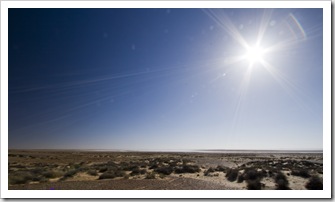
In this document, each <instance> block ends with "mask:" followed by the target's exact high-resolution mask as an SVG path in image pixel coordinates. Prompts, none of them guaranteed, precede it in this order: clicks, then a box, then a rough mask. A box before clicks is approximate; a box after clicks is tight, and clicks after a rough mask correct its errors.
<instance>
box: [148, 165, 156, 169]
mask: <svg viewBox="0 0 335 202" xmlns="http://www.w3.org/2000/svg"><path fill="white" fill-rule="evenodd" d="M156 168H158V165H157V164H152V165H150V167H149V169H156Z"/></svg>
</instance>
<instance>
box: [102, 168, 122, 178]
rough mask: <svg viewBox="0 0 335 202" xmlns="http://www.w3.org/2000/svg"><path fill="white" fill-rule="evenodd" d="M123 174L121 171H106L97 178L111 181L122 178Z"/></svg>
mask: <svg viewBox="0 0 335 202" xmlns="http://www.w3.org/2000/svg"><path fill="white" fill-rule="evenodd" d="M124 176H125V173H124V172H123V171H120V170H111V171H107V172H104V173H103V174H102V175H100V176H99V180H101V179H113V178H116V177H124Z"/></svg>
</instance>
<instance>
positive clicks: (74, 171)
mask: <svg viewBox="0 0 335 202" xmlns="http://www.w3.org/2000/svg"><path fill="white" fill-rule="evenodd" d="M75 174H77V170H69V171H68V172H66V173H65V174H64V176H63V178H70V177H73V176H74V175H75Z"/></svg>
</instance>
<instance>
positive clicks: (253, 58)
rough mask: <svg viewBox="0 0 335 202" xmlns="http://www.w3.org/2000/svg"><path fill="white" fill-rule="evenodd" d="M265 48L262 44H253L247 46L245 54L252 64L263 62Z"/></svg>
mask: <svg viewBox="0 0 335 202" xmlns="http://www.w3.org/2000/svg"><path fill="white" fill-rule="evenodd" d="M263 56H264V50H263V48H261V47H260V46H253V47H248V48H247V53H246V55H245V57H246V59H247V60H248V61H249V63H250V64H254V63H257V62H261V61H262V60H263Z"/></svg>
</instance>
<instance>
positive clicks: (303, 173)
mask: <svg viewBox="0 0 335 202" xmlns="http://www.w3.org/2000/svg"><path fill="white" fill-rule="evenodd" d="M291 174H292V175H294V176H299V177H303V178H309V177H311V175H310V174H309V173H308V171H307V170H304V169H301V170H293V171H292V172H291Z"/></svg>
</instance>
